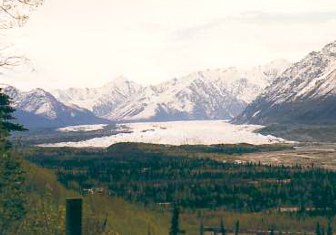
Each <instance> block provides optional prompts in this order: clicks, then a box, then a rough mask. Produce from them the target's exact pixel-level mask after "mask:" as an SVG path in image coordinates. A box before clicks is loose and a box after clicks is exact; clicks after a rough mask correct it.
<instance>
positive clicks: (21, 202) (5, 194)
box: [0, 89, 26, 234]
mask: <svg viewBox="0 0 336 235" xmlns="http://www.w3.org/2000/svg"><path fill="white" fill-rule="evenodd" d="M10 104H11V102H10V99H9V97H8V96H7V95H6V94H4V93H3V92H2V90H1V89H0V234H7V233H9V232H13V231H14V230H15V229H16V227H18V226H19V224H20V222H21V220H22V219H23V218H24V216H25V212H26V210H25V195H24V179H25V177H24V172H23V169H22V167H21V160H20V159H19V157H18V156H17V154H16V153H14V152H13V151H12V150H11V149H10V147H11V145H10V142H9V140H8V138H9V135H10V133H11V132H12V131H22V130H24V128H23V127H22V126H21V125H19V124H16V123H13V122H12V120H13V119H14V118H13V116H12V113H13V112H14V109H13V108H12V107H11V106H10Z"/></svg>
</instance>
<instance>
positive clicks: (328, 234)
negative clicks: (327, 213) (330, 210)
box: [327, 219, 333, 235]
mask: <svg viewBox="0 0 336 235" xmlns="http://www.w3.org/2000/svg"><path fill="white" fill-rule="evenodd" d="M332 234H333V231H332V227H331V219H329V221H328V228H327V235H332Z"/></svg>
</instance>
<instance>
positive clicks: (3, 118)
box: [0, 88, 26, 150]
mask: <svg viewBox="0 0 336 235" xmlns="http://www.w3.org/2000/svg"><path fill="white" fill-rule="evenodd" d="M14 111H15V109H14V108H13V107H12V106H11V99H10V98H9V96H8V95H6V94H5V93H4V92H3V91H2V89H1V88H0V150H1V149H3V150H4V149H8V148H9V147H10V144H9V141H8V137H9V135H10V133H11V132H12V131H24V130H26V129H25V128H24V127H23V126H22V125H19V124H17V123H15V122H13V121H14V119H15V118H14V117H13V113H14Z"/></svg>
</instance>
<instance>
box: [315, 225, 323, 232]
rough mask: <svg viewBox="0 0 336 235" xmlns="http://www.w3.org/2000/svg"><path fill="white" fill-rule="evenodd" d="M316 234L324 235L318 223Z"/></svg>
mask: <svg viewBox="0 0 336 235" xmlns="http://www.w3.org/2000/svg"><path fill="white" fill-rule="evenodd" d="M315 234H316V235H322V232H321V226H320V223H319V222H317V224H316V229H315Z"/></svg>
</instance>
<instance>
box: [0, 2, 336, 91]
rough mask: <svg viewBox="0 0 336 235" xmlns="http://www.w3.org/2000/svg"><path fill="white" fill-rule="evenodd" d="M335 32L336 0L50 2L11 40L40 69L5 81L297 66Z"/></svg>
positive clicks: (92, 82) (73, 81)
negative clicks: (275, 63) (282, 63)
mask: <svg viewBox="0 0 336 235" xmlns="http://www.w3.org/2000/svg"><path fill="white" fill-rule="evenodd" d="M335 29H336V1H335V0H230V1H227V0H96V1H92V0H46V2H45V4H44V6H42V7H41V8H39V9H38V10H37V11H36V12H34V13H33V15H32V17H31V19H30V21H29V22H28V24H27V25H26V26H25V27H23V28H19V29H15V30H14V32H11V34H10V38H11V40H13V42H14V43H15V45H16V46H15V47H16V50H18V51H20V53H21V54H25V55H26V56H27V57H28V58H30V59H31V61H32V63H33V65H34V68H35V72H33V73H31V72H28V71H25V72H20V73H16V75H15V76H14V75H13V76H11V77H10V78H5V77H4V76H2V77H0V79H2V80H3V82H8V80H11V81H12V82H13V83H15V85H17V86H19V87H21V88H26V89H27V88H30V87H35V86H40V87H44V88H49V89H51V88H60V87H69V86H77V87H78V86H79V87H85V86H89V87H90V86H99V85H102V84H104V83H105V82H108V81H111V80H112V79H113V78H114V77H116V76H119V75H124V76H125V77H127V78H129V79H131V80H134V81H137V82H139V83H145V84H148V83H158V82H160V81H163V80H167V79H170V78H173V77H176V76H181V75H184V74H187V73H189V72H193V71H197V70H203V69H207V68H218V67H220V68H223V67H228V66H233V65H235V66H252V65H257V64H261V63H266V62H268V61H270V60H273V59H277V58H284V59H288V60H290V61H295V60H298V59H300V58H301V57H302V56H304V55H305V54H306V53H308V52H310V51H311V50H318V49H320V47H322V46H323V45H324V44H326V43H328V42H330V41H334V40H336V30H335ZM6 34H9V32H8V31H7V32H6Z"/></svg>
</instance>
